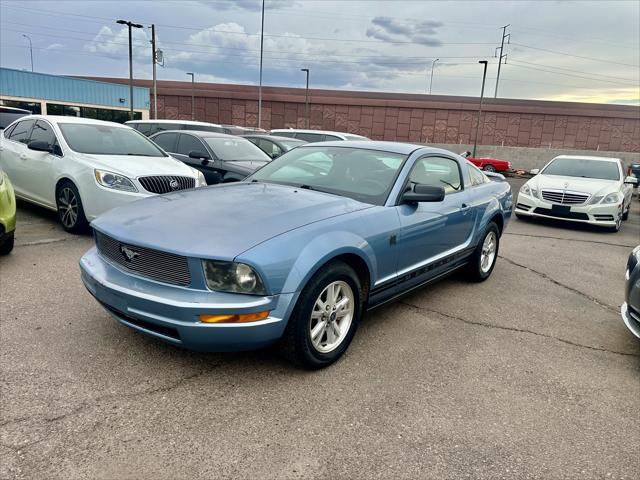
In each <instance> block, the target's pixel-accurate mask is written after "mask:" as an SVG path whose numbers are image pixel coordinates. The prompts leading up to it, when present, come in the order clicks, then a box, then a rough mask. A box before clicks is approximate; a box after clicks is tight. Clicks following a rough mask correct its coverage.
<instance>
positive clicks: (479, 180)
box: [467, 164, 489, 187]
mask: <svg viewBox="0 0 640 480" xmlns="http://www.w3.org/2000/svg"><path fill="white" fill-rule="evenodd" d="M467 167H468V168H469V177H471V186H472V187H475V186H476V185H482V184H483V183H487V182H489V179H488V178H487V177H485V175H484V174H483V173H482V172H481V171H480V170H478V169H477V168H476V167H475V166H473V165H471V164H469V165H467Z"/></svg>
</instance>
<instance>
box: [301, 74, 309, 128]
mask: <svg viewBox="0 0 640 480" xmlns="http://www.w3.org/2000/svg"><path fill="white" fill-rule="evenodd" d="M300 71H301V72H306V74H307V88H306V90H305V91H304V118H305V124H306V128H309V69H308V68H301V69H300Z"/></svg>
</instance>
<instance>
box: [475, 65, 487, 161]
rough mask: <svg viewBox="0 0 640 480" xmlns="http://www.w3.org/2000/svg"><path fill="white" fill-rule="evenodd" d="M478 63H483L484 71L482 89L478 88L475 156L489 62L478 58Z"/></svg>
mask: <svg viewBox="0 0 640 480" xmlns="http://www.w3.org/2000/svg"><path fill="white" fill-rule="evenodd" d="M478 63H482V64H483V65H484V71H483V72H482V89H481V90H480V107H479V108H478V124H477V125H476V138H475V140H474V141H473V153H472V154H471V156H472V157H475V156H476V147H477V146H478V131H479V130H480V120H482V100H483V99H484V82H485V80H486V79H487V65H488V64H489V62H487V61H486V60H480V61H479V62H478Z"/></svg>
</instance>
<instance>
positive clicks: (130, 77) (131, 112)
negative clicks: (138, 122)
mask: <svg viewBox="0 0 640 480" xmlns="http://www.w3.org/2000/svg"><path fill="white" fill-rule="evenodd" d="M116 23H118V24H120V25H126V26H127V27H129V120H133V43H132V41H131V28H143V27H142V25H140V24H139V23H133V22H128V21H127V20H118V21H117V22H116Z"/></svg>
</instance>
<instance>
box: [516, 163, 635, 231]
mask: <svg viewBox="0 0 640 480" xmlns="http://www.w3.org/2000/svg"><path fill="white" fill-rule="evenodd" d="M531 173H533V174H534V175H536V176H535V177H533V178H531V179H530V180H529V181H527V183H525V184H524V185H523V186H522V188H520V193H519V194H518V201H517V202H516V209H515V214H516V216H517V217H518V218H522V217H546V218H557V219H562V220H569V221H572V222H581V223H589V224H592V225H599V226H603V227H607V228H609V229H611V230H614V231H618V230H619V229H620V225H621V223H622V221H623V220H626V219H627V216H628V215H629V208H630V205H631V195H632V193H633V185H634V184H636V183H637V181H638V180H637V179H636V178H634V177H625V170H624V167H623V165H622V161H621V160H620V159H617V158H606V157H587V156H573V155H561V156H559V157H556V158H554V159H553V160H551V161H550V162H549V163H548V164H547V165H546V166H545V167H544V168H543V169H542V170H541V171H540V172H538V170H537V169H535V170H531Z"/></svg>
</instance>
